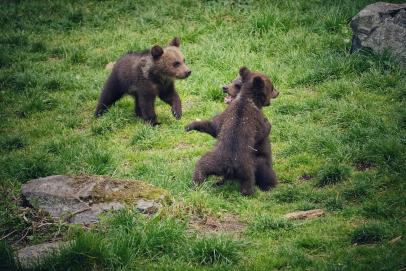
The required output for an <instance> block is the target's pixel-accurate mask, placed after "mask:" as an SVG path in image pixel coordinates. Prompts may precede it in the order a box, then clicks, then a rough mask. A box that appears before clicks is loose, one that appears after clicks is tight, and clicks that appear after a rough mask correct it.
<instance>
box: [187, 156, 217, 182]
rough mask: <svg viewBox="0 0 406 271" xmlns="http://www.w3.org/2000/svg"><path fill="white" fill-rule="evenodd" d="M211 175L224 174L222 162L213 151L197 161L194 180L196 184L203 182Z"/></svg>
mask: <svg viewBox="0 0 406 271" xmlns="http://www.w3.org/2000/svg"><path fill="white" fill-rule="evenodd" d="M210 175H217V176H219V175H222V172H221V166H220V163H219V162H218V161H217V159H216V156H215V155H214V153H213V152H208V153H206V154H205V155H203V156H202V158H200V160H199V161H197V163H196V168H195V172H194V175H193V182H194V183H195V184H201V183H203V182H204V181H205V180H206V179H207V177H209V176H210Z"/></svg>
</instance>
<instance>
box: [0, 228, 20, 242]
mask: <svg viewBox="0 0 406 271" xmlns="http://www.w3.org/2000/svg"><path fill="white" fill-rule="evenodd" d="M16 231H17V230H13V231H12V232H9V233H8V234H6V235H5V236H3V237H1V238H0V241H1V240H4V239H6V238H7V237H9V236H10V235H12V234H13V233H15V232H16Z"/></svg>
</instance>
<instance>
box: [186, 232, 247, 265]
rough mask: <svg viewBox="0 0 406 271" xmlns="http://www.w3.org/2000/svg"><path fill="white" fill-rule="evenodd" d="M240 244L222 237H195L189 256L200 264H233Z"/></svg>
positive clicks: (237, 255)
mask: <svg viewBox="0 0 406 271" xmlns="http://www.w3.org/2000/svg"><path fill="white" fill-rule="evenodd" d="M240 247H241V245H239V244H237V242H236V241H234V240H232V239H230V238H227V237H224V236H213V237H206V238H197V239H196V241H194V242H193V243H192V244H191V249H190V250H191V252H190V253H191V258H192V259H193V261H194V262H197V263H199V264H202V265H213V264H233V263H236V262H237V261H238V258H239V254H240Z"/></svg>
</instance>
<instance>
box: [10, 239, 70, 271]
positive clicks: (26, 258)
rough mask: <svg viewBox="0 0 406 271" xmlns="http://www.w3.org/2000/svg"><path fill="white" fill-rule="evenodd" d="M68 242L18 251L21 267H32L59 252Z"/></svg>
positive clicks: (46, 244)
mask: <svg viewBox="0 0 406 271" xmlns="http://www.w3.org/2000/svg"><path fill="white" fill-rule="evenodd" d="M66 244H67V243H66V242H53V243H44V244H39V245H34V246H29V247H25V248H22V249H20V250H18V251H17V254H16V256H17V258H18V260H19V262H20V263H21V265H23V266H30V265H32V264H34V263H36V262H37V261H38V260H39V259H41V258H43V257H45V256H46V255H48V254H50V253H52V252H56V251H58V250H59V249H60V248H61V246H63V245H66Z"/></svg>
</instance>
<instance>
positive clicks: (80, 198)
mask: <svg viewBox="0 0 406 271" xmlns="http://www.w3.org/2000/svg"><path fill="white" fill-rule="evenodd" d="M22 194H23V196H24V198H25V199H26V200H27V201H28V202H29V204H30V205H31V206H33V207H34V208H38V209H41V210H43V211H45V212H47V213H49V214H50V215H51V216H52V217H53V218H54V219H56V220H60V219H62V220H64V221H66V222H69V223H74V224H83V225H89V224H93V223H96V222H97V221H98V220H99V218H98V217H99V215H100V214H102V213H105V212H108V211H114V210H119V209H122V208H124V207H125V205H126V204H129V205H136V204H137V208H138V209H139V210H140V211H142V212H144V213H151V212H155V211H157V210H158V208H160V207H161V204H160V203H159V202H161V201H162V200H165V198H166V196H167V195H168V193H167V192H166V191H165V190H163V189H160V188H156V187H154V186H152V185H150V184H147V183H144V182H140V181H128V180H114V179H111V178H109V177H103V176H60V175H58V176H49V177H45V178H39V179H35V180H31V181H29V182H27V183H26V184H24V185H23V187H22Z"/></svg>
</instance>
